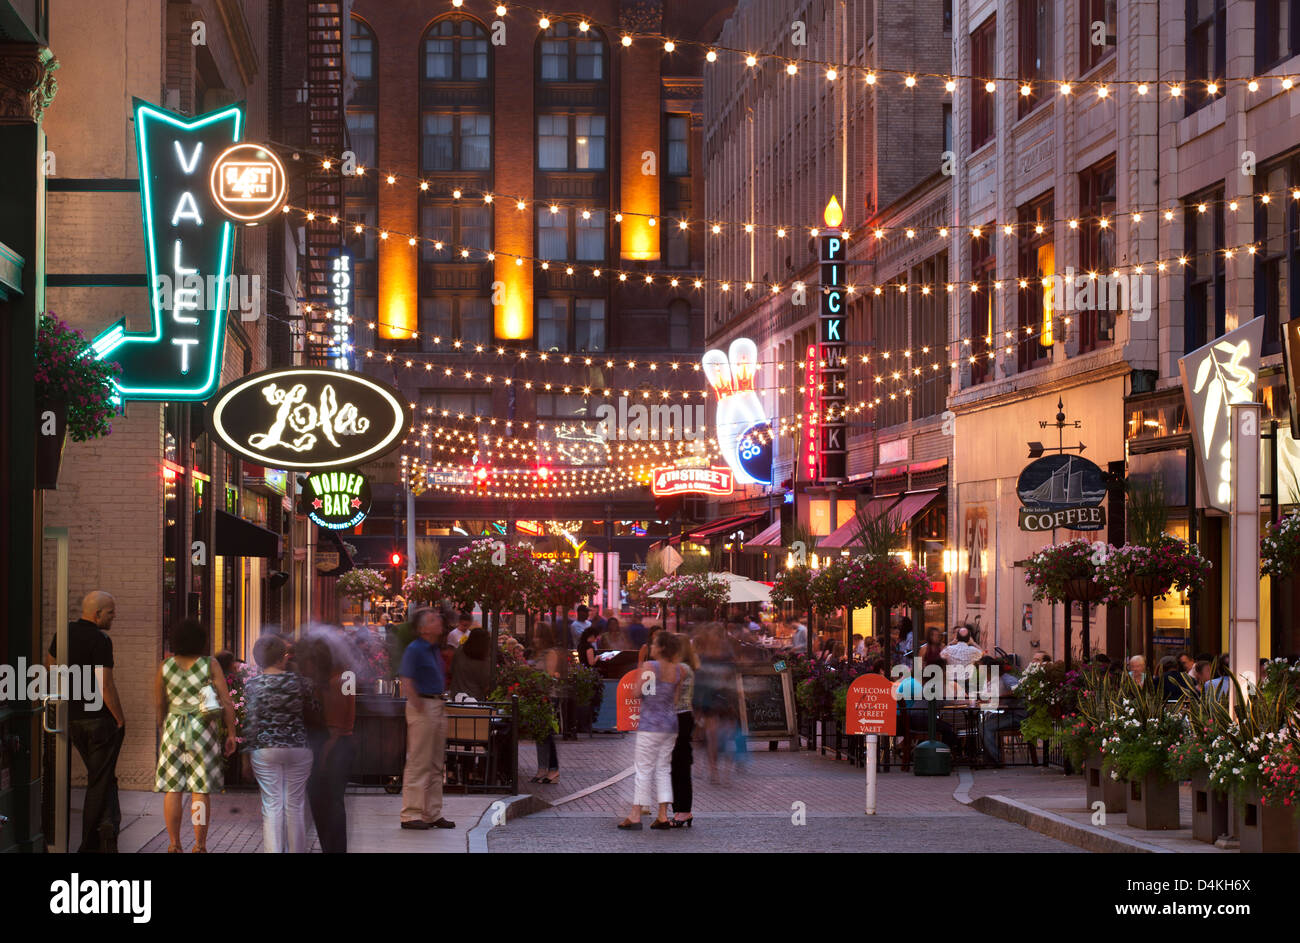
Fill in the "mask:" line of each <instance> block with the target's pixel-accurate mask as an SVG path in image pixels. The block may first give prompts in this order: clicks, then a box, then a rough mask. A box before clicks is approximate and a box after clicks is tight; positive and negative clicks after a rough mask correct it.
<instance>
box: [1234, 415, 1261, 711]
mask: <svg viewBox="0 0 1300 943" xmlns="http://www.w3.org/2000/svg"><path fill="white" fill-rule="evenodd" d="M1228 415H1229V420H1228V421H1229V423H1230V425H1231V427H1232V430H1231V432H1230V433H1229V434H1230V436H1231V441H1232V446H1231V448H1232V459H1231V461H1232V472H1231V476H1232V508H1231V512H1230V516H1229V518H1228V533H1229V541H1228V546H1229V555H1228V560H1229V566H1230V568H1231V569H1230V571H1229V574H1228V658H1229V661H1230V665H1229V667H1230V668H1231V669H1232V673H1233V674H1234V675H1236V676H1237V677H1238V678H1240V679H1241V682H1242V689H1243V691H1244V690H1245V689H1246V687H1247V685H1248V684H1249V683H1250V682H1253V681H1255V680H1256V678H1257V677H1258V675H1259V527H1260V514H1259V489H1260V483H1259V463H1260V449H1259V424H1260V422H1261V419H1260V417H1261V415H1262V406H1261V404H1259V403H1233V404H1232V405H1231V406H1230V407H1228Z"/></svg>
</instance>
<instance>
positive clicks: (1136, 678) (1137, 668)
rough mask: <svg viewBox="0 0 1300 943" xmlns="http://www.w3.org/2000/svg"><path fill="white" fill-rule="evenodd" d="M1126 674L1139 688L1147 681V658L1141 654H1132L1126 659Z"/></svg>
mask: <svg viewBox="0 0 1300 943" xmlns="http://www.w3.org/2000/svg"><path fill="white" fill-rule="evenodd" d="M1128 676H1129V678H1131V679H1132V681H1133V683H1134V684H1136V685H1137V686H1138V687H1139V688H1141V687H1142V686H1143V685H1145V684H1146V681H1147V660H1146V658H1144V657H1143V656H1141V655H1134V656H1133V657H1131V658H1130V659H1129V660H1128Z"/></svg>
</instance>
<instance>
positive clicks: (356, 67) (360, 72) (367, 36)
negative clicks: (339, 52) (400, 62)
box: [348, 17, 375, 82]
mask: <svg viewBox="0 0 1300 943" xmlns="http://www.w3.org/2000/svg"><path fill="white" fill-rule="evenodd" d="M348 53H349V58H348V66H349V68H350V69H351V71H352V77H353V78H354V79H356V80H357V81H358V82H373V81H374V79H375V34H374V33H372V32H371V31H370V29H369V28H368V27H367V26H366V25H365V24H364V23H362V22H361V21H360V20H358V19H357V18H356V17H353V18H352V28H351V31H350V32H349V34H348Z"/></svg>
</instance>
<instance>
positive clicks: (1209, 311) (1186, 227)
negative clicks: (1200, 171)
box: [1183, 189, 1227, 352]
mask: <svg viewBox="0 0 1300 943" xmlns="http://www.w3.org/2000/svg"><path fill="white" fill-rule="evenodd" d="M1222 200H1223V190H1221V189H1218V190H1209V191H1206V192H1204V193H1201V194H1198V195H1197V196H1195V197H1193V198H1191V199H1189V200H1187V201H1185V203H1184V204H1183V219H1184V220H1185V223H1184V224H1183V232H1184V234H1185V235H1184V239H1185V250H1186V251H1185V252H1184V254H1185V255H1186V256H1187V265H1186V266H1185V267H1184V270H1183V271H1184V277H1185V278H1186V292H1185V300H1184V302H1183V317H1184V321H1183V351H1184V352H1186V351H1189V350H1195V349H1196V348H1198V347H1204V346H1205V345H1206V344H1207V343H1209V342H1210V341H1211V340H1213V339H1214V338H1216V337H1219V336H1220V335H1222V334H1224V333H1225V332H1226V331H1227V309H1226V307H1225V295H1224V290H1225V276H1224V264H1223V203H1222ZM1201 206H1204V207H1205V212H1203V213H1202V212H1200V207H1201Z"/></svg>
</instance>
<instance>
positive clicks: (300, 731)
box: [243, 635, 312, 855]
mask: <svg viewBox="0 0 1300 943" xmlns="http://www.w3.org/2000/svg"><path fill="white" fill-rule="evenodd" d="M253 660H254V661H256V662H257V667H258V668H260V669H261V671H260V672H259V673H258V674H257V676H256V677H254V678H252V679H251V680H250V681H249V682H248V684H247V685H245V687H244V698H245V702H246V704H247V708H246V712H247V713H246V717H247V721H246V723H245V725H244V731H243V733H244V745H243V749H244V751H245V752H247V753H249V754H250V757H249V759H250V762H251V763H252V766H253V775H254V776H256V777H257V787H258V789H259V790H261V793H262V850H263V851H265V852H266V853H267V854H279V853H280V852H284V851H287V852H288V853H289V854H292V855H298V854H304V853H305V852H306V851H307V780H308V779H310V778H311V766H312V753H311V748H310V747H309V746H307V728H306V725H305V723H304V722H303V709H304V707H305V705H306V703H307V699H308V697H309V692H308V690H307V684H308V682H307V680H306V679H305V678H303V677H302V676H300V675H297V674H293V673H291V672H288V671H286V670H285V665H286V664H287V663H288V661H289V649H288V646H286V645H285V644H284V640H283V639H281V638H279V637H278V636H275V635H263V636H262V637H261V638H259V639H258V640H257V643H256V644H255V645H254V646H253Z"/></svg>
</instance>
